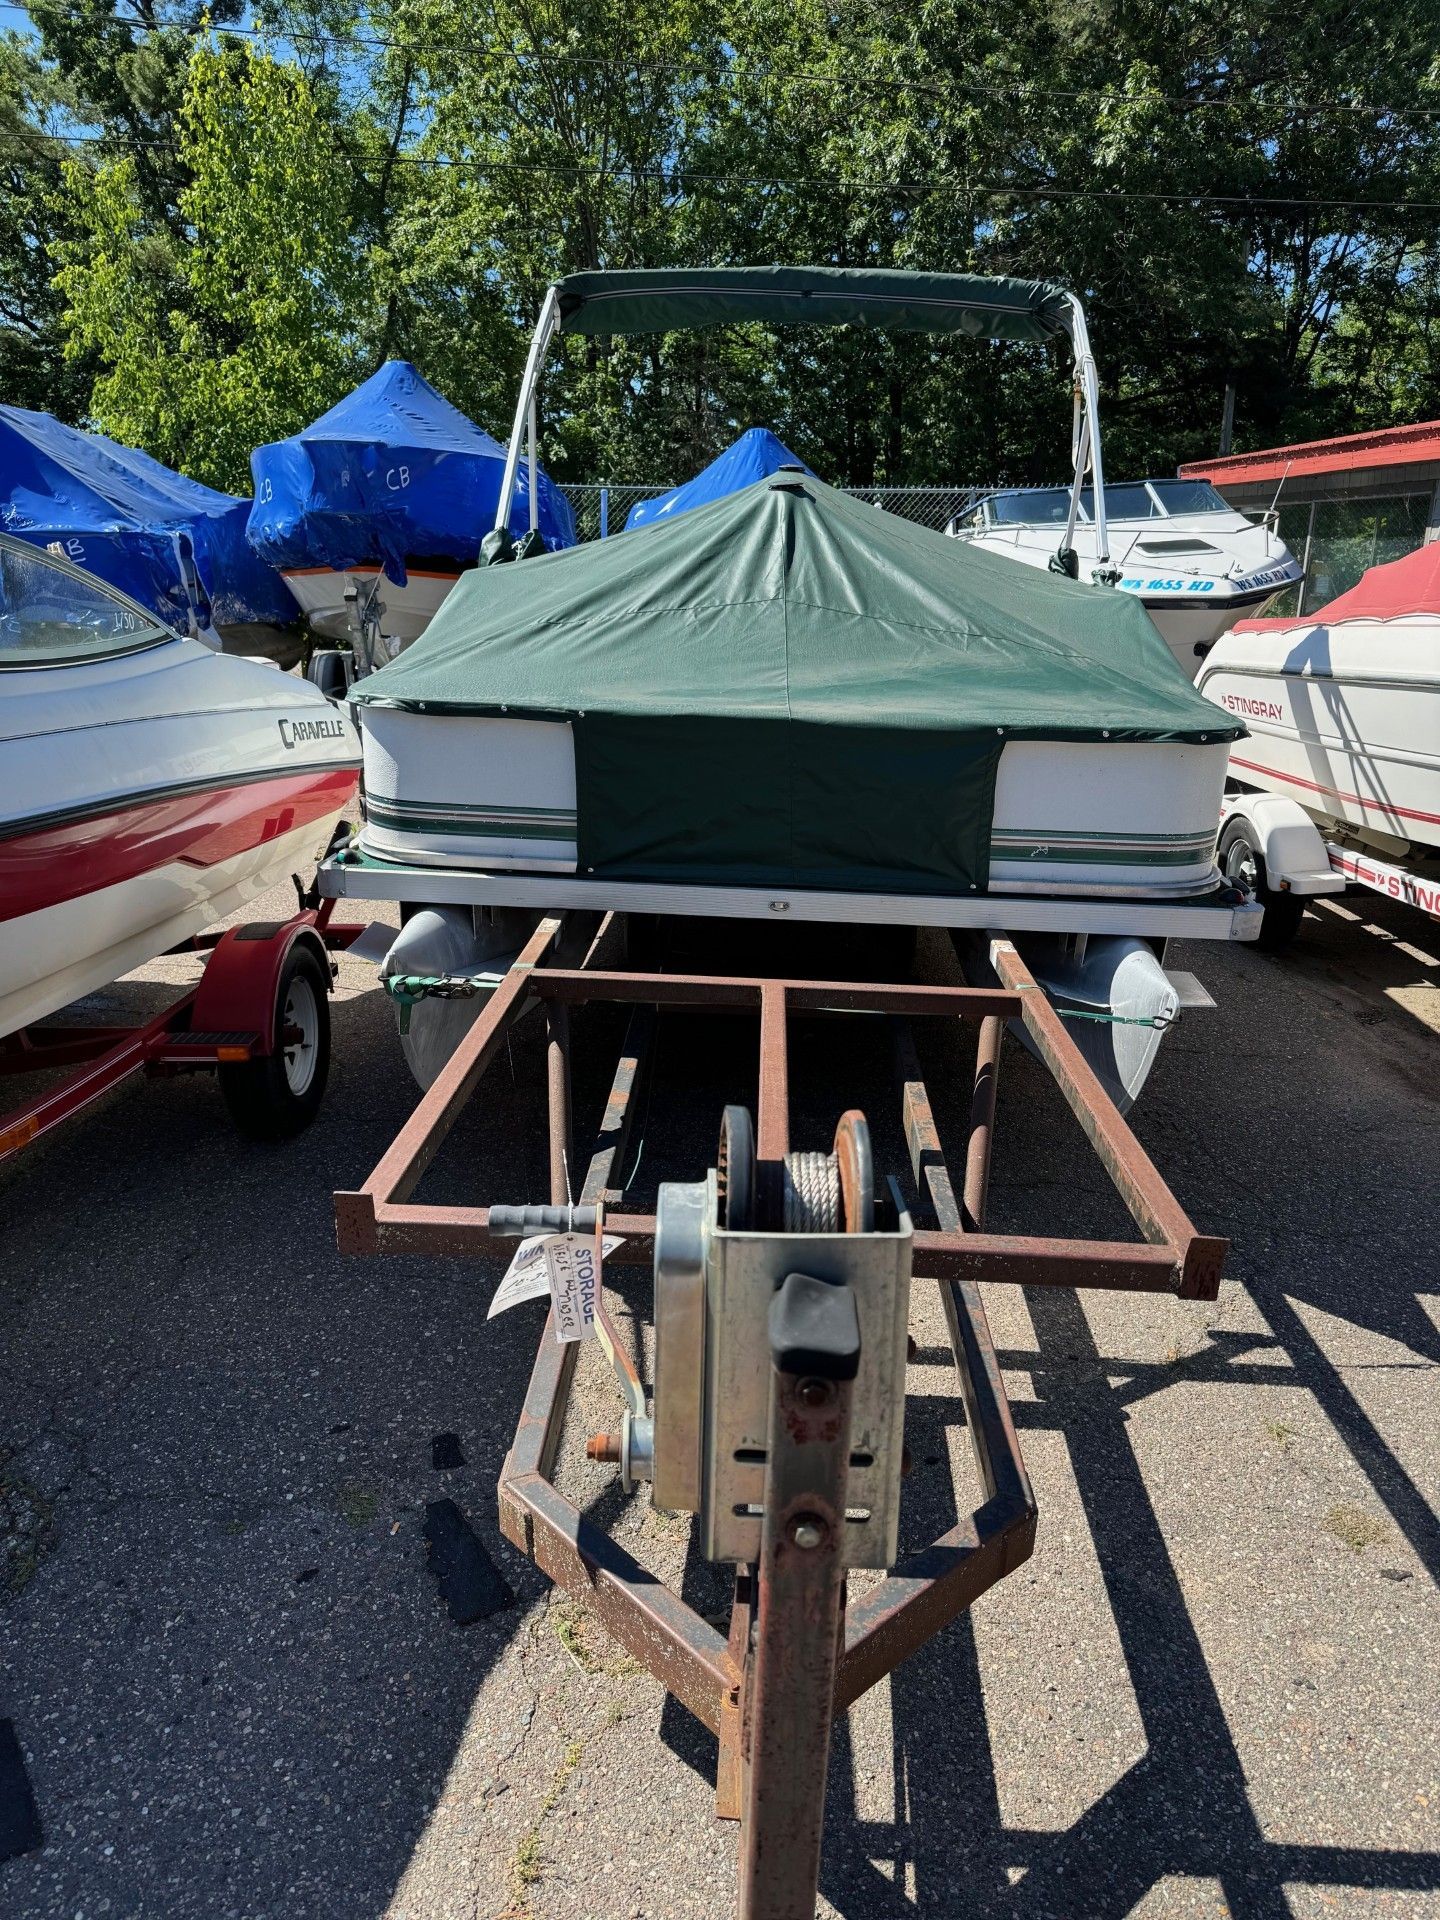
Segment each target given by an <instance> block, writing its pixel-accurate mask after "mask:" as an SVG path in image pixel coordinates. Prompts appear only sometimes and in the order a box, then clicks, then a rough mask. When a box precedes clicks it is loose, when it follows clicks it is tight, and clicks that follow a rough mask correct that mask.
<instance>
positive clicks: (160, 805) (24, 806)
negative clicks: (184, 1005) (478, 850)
mask: <svg viewBox="0 0 1440 1920" xmlns="http://www.w3.org/2000/svg"><path fill="white" fill-rule="evenodd" d="M358 759H359V741H358V739H357V737H356V734H355V731H354V729H353V727H352V726H351V725H350V722H349V721H348V719H347V718H346V717H345V716H344V715H343V714H341V713H340V712H338V711H337V709H336V708H335V707H333V706H332V705H331V704H330V703H329V702H328V701H326V700H325V699H324V697H323V696H322V695H321V694H319V693H318V691H317V690H316V689H315V688H314V687H311V686H310V685H309V684H308V682H306V681H304V680H299V679H295V678H293V677H291V676H290V675H287V674H282V673H279V672H277V671H276V670H275V669H274V668H273V667H268V666H262V665H257V664H255V663H254V662H251V661H246V660H236V659H231V658H229V657H228V656H226V655H223V654H216V653H212V652H211V651H210V650H209V649H208V648H206V647H204V646H202V645H201V644H200V643H198V642H196V641H191V640H179V639H176V640H169V641H166V642H163V643H161V644H159V645H157V646H154V647H151V648H148V649H146V650H144V651H141V652H137V653H134V654H131V655H127V656H123V657H118V658H112V659H109V660H105V659H101V660H97V661H95V662H93V663H89V662H86V663H81V664H77V665H69V666H55V667H36V668H25V669H21V670H16V671H11V672H6V673H5V674H3V675H0V1034H4V1033H10V1032H13V1031H15V1030H16V1029H17V1028H19V1027H22V1026H27V1025H29V1024H30V1023H31V1022H32V1021H35V1020H39V1019H43V1018H44V1017H45V1016H46V1015H48V1014H50V1013H53V1012H55V1011H57V1010H58V1009H59V1008H60V1007H63V1006H66V1005H68V1004H69V1002H70V1001H72V1000H74V999H77V998H78V997H79V996H81V995H82V994H86V993H90V992H93V991H94V990H95V989H96V988H97V987H100V986H103V985H105V984H106V982H107V981H110V980H113V979H116V978H118V976H119V975H120V974H122V973H126V972H128V971H129V970H130V969H131V968H132V967H136V966H139V965H141V964H143V962H144V961H146V960H148V959H151V958H153V957H154V956H155V955H156V954H158V953H163V952H164V951H165V950H166V949H167V948H169V947H171V946H174V945H176V944H177V943H178V942H179V941H182V940H185V939H187V938H188V937H189V936H190V935H191V934H193V933H198V932H200V931H202V930H203V929H204V928H205V927H207V926H211V925H213V924H214V923H215V921H217V920H219V919H222V918H223V917H224V916H225V915H226V914H228V913H231V912H233V911H234V910H235V909H236V908H237V907H240V906H243V905H244V903H245V902H246V901H247V900H249V899H253V898H254V897H255V896H256V895H257V894H260V893H263V892H264V891H265V890H266V889H267V888H268V887H270V886H273V885H274V884H275V883H276V882H277V881H280V880H283V879H284V878H285V877H286V876H287V875H288V874H290V873H292V872H296V871H299V870H301V869H303V868H305V867H307V866H308V865H310V864H311V863H312V862H313V861H314V860H315V859H317V858H318V857H319V856H320V855H321V854H322V853H323V852H324V850H325V847H326V845H327V843H328V841H329V839H330V836H331V834H332V832H333V829H334V826H335V824H336V822H337V821H338V819H339V818H340V815H341V813H342V812H343V811H344V809H345V808H346V807H347V806H348V805H349V804H351V802H352V801H353V798H354V792H355V786H356V772H357V766H358Z"/></svg>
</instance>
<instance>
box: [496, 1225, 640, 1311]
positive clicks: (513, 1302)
mask: <svg viewBox="0 0 1440 1920" xmlns="http://www.w3.org/2000/svg"><path fill="white" fill-rule="evenodd" d="M551 1237H552V1236H550V1235H549V1234H544V1233H532V1234H531V1236H530V1238H529V1239H528V1240H522V1241H521V1242H520V1244H519V1246H518V1247H517V1248H516V1249H515V1257H514V1259H513V1260H512V1261H511V1262H510V1265H509V1266H508V1267H507V1268H506V1271H505V1277H504V1279H503V1280H501V1282H500V1284H499V1286H498V1287H497V1288H496V1289H495V1293H494V1296H493V1298H492V1299H491V1302H490V1307H489V1311H488V1312H487V1313H486V1315H485V1318H486V1319H487V1320H493V1319H494V1318H495V1316H496V1314H497V1313H504V1312H506V1311H507V1310H508V1309H509V1308H510V1307H518V1306H519V1305H520V1303H521V1301H522V1300H539V1299H541V1298H542V1297H544V1296H546V1295H548V1294H549V1293H550V1291H551V1287H550V1268H549V1265H548V1263H547V1261H546V1258H545V1248H546V1246H547V1245H548V1244H549V1242H550V1239H551ZM560 1238H562V1239H572V1238H573V1239H576V1240H579V1239H582V1238H583V1239H584V1241H585V1244H586V1245H587V1246H588V1247H590V1248H591V1250H592V1251H593V1249H594V1245H595V1237H594V1235H593V1234H588V1235H583V1236H582V1235H580V1234H574V1235H570V1234H562V1235H561V1236H560ZM624 1244H625V1243H624V1241H623V1240H622V1239H621V1237H620V1235H619V1234H616V1233H607V1234H606V1236H605V1256H606V1258H607V1259H608V1258H609V1256H610V1255H611V1254H612V1253H614V1251H615V1249H616V1248H617V1247H620V1246H623V1245H624Z"/></svg>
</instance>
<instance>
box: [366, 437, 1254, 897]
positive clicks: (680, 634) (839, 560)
mask: <svg viewBox="0 0 1440 1920" xmlns="http://www.w3.org/2000/svg"><path fill="white" fill-rule="evenodd" d="M351 699H352V700H354V701H355V702H356V703H357V704H358V705H359V706H360V707H362V708H364V707H367V706H371V707H373V706H376V705H383V706H391V707H399V708H403V709H406V710H409V711H412V712H418V713H434V714H488V715H495V714H498V713H501V712H504V713H507V714H509V715H511V716H530V717H535V718H542V719H567V720H569V721H570V722H571V723H572V725H573V729H574V735H575V762H576V811H577V815H578V840H579V848H578V859H579V866H580V871H581V872H582V873H594V874H596V875H597V876H602V875H603V876H609V877H612V878H617V879H618V878H626V879H643V880H658V881H673V882H689V883H691V884H693V883H695V882H697V881H700V882H710V883H714V884H720V883H728V884H730V885H737V886H767V885H787V886H812V887H822V888H830V889H838V890H842V891H848V890H857V889H868V890H877V891H882V892H910V893H914V892H927V893H955V892H957V891H959V892H978V891H983V890H984V889H985V886H986V884H987V878H988V864H989V847H990V827H991V816H992V814H993V811H994V791H995V773H996V768H997V766H998V763H999V758H1000V754H1001V751H1002V750H1003V748H1004V746H1005V743H1006V741H1007V740H1016V739H1027V740H1101V739H1107V740H1112V741H1115V742H1117V743H1118V742H1122V741H1136V740H1174V741H1220V740H1232V739H1236V738H1238V737H1240V736H1241V734H1243V732H1244V729H1243V727H1241V726H1240V725H1239V724H1238V723H1236V722H1235V721H1233V720H1232V719H1231V718H1230V716H1229V715H1227V714H1225V713H1223V712H1222V711H1221V710H1219V709H1218V708H1216V707H1214V706H1212V705H1211V704H1210V702H1209V701H1208V700H1205V699H1203V698H1202V697H1201V695H1200V694H1198V693H1197V692H1196V691H1195V689H1194V687H1193V686H1191V684H1190V683H1189V681H1187V680H1186V679H1185V677H1184V675H1183V674H1182V673H1181V671H1180V669H1179V668H1178V667H1177V666H1176V665H1175V663H1174V661H1173V660H1172V659H1171V656H1170V652H1169V649H1168V648H1167V647H1166V645H1165V643H1164V641H1163V640H1162V639H1161V638H1160V636H1159V634H1158V633H1157V632H1156V631H1155V628H1154V627H1153V626H1152V625H1151V623H1150V619H1149V616H1148V615H1147V614H1146V612H1145V610H1144V608H1143V607H1142V606H1141V605H1140V604H1139V602H1138V601H1136V600H1133V599H1131V598H1130V597H1129V596H1128V595H1124V594H1120V593H1117V592H1115V591H1114V590H1113V589H1109V588H1102V587H1090V586H1080V585H1077V584H1076V583H1075V582H1074V581H1071V580H1068V579H1065V578H1062V577H1060V576H1059V575H1055V574H1049V573H1045V572H1042V571H1041V570H1040V569H1038V568H1034V567H1028V566H1024V565H1021V564H1019V563H1017V562H1016V561H1014V560H1011V559H1008V558H1006V557H1005V556H1004V555H997V554H991V553H984V552H977V551H975V549H974V548H972V547H970V546H969V545H968V544H966V543H964V542H961V541H958V540H951V539H947V538H946V536H945V535H943V534H939V533H932V532H931V531H930V530H929V529H928V528H925V527H919V526H915V525H914V524H913V523H911V522H909V521H906V520H901V519H899V518H898V517H896V516H895V515H893V514H889V513H884V512H881V511H880V510H879V509H878V508H876V507H873V506H868V505H865V504H863V503H862V502H860V501H858V500H855V499H853V498H851V497H850V496H848V495H846V494H842V493H837V492H835V491H833V490H832V489H831V488H829V487H827V486H824V485H823V484H822V483H821V482H820V481H818V480H814V479H811V478H810V477H809V476H808V475H801V474H798V473H795V472H794V471H790V470H785V469H782V470H781V471H780V472H778V473H775V474H772V475H770V476H769V477H768V478H766V479H763V480H757V481H756V482H755V484H754V485H753V486H750V487H746V488H744V489H743V490H742V491H741V492H738V493H733V494H730V495H728V496H727V497H725V498H723V499H720V500H716V501H714V502H713V503H712V504H710V505H709V506H705V507H699V508H696V509H695V511H694V512H692V513H688V514H686V515H685V516H684V517H683V518H681V519H678V520H674V521H669V522H666V523H663V524H660V525H657V526H654V527H648V528H646V530H645V533H644V536H643V537H640V536H631V535H623V534H622V535H620V536H619V537H617V538H616V539H613V540H604V541H597V542H594V543H592V544H590V545H588V546H582V547H576V548H572V549H570V550H569V551H568V552H561V553H553V554H545V555H542V556H540V557H539V558H536V559H533V560H527V561H524V562H522V563H520V564H518V565H515V566H509V567H490V568H484V569H480V570H477V571H475V572H472V573H467V574H464V575H462V576H461V578H460V580H459V582H458V583H457V584H456V586H455V588H454V589H453V591H452V592H451V594H450V595H449V597H448V599H447V600H446V601H445V602H444V604H443V605H442V606H441V608H440V611H439V612H438V613H437V614H436V615H435V618H434V619H433V620H432V622H431V623H430V626H429V628H428V629H427V631H426V632H425V634H424V635H423V636H422V637H421V638H420V639H419V640H417V641H416V642H415V643H414V645H413V646H411V647H409V648H408V649H407V650H406V651H405V652H404V653H402V654H401V655H400V656H399V658H398V659H396V660H394V661H392V662H391V663H390V665H388V666H386V667H384V668H382V669H381V671H380V672H378V673H376V674H372V675H371V676H370V677H369V678H368V679H365V680H362V681H361V682H360V683H359V684H358V685H357V686H356V687H355V689H354V691H353V692H352V694H351ZM484 750H485V749H484V746H483V744H482V743H481V742H480V741H479V740H477V742H476V752H477V754H483V752H484Z"/></svg>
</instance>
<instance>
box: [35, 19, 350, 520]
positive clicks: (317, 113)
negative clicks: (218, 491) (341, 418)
mask: <svg viewBox="0 0 1440 1920" xmlns="http://www.w3.org/2000/svg"><path fill="white" fill-rule="evenodd" d="M176 141H177V150H178V154H179V158H180V161H181V164H182V166H183V168H184V172H185V177H186V183H185V184H184V185H183V186H182V187H181V189H180V191H179V194H178V197H177V201H176V209H175V212H176V215H177V220H176V221H172V220H171V219H170V218H168V217H167V216H164V215H162V216H159V217H157V216H155V215H154V214H153V213H152V212H151V211H150V210H149V208H148V207H147V204H146V193H145V189H144V186H143V183H142V180H141V176H140V172H139V169H138V167H137V164H136V161H135V159H134V157H133V156H132V155H130V154H125V155H124V156H123V157H120V158H117V159H114V160H110V159H102V160H100V161H99V162H98V163H95V162H91V161H90V160H88V159H76V160H72V161H71V162H70V163H69V164H68V167H67V170H66V179H67V186H68V189H69V193H70V199H71V204H72V208H73V211H74V217H75V220H76V223H77V228H78V232H77V234H76V236H75V237H74V238H72V239H71V240H69V241H67V242H64V243H62V245H61V246H60V247H59V248H58V249H57V250H56V251H57V254H58V257H59V258H60V260H61V261H62V263H63V264H62V266H61V269H60V272H59V273H58V275H57V285H58V286H59V287H60V289H61V290H62V292H63V293H64V295H65V296H66V299H67V301H68V306H67V310H66V316H65V318H66V325H67V328H68V332H69V344H70V347H71V350H72V351H73V352H76V353H88V354H92V355H93V356H94V357H95V359H96V360H97V362H98V363H99V365H100V367H101V369H102V371H101V372H100V374H99V376H98V378H97V379H96V381H95V385H94V389H93V393H92V396H91V411H92V413H93V415H94V417H95V420H96V422H97V424H98V425H100V426H101V427H102V428H103V429H104V430H105V431H106V432H108V433H112V434H114V435H116V436H117V437H118V438H120V439H122V440H128V441H130V442H132V443H134V444H136V445H140V446H144V447H145V448H146V449H147V450H148V451H150V452H151V453H153V454H155V455H156V456H157V457H158V458H160V459H162V460H166V461H168V462H170V463H171V464H174V465H181V466H183V467H184V468H185V469H186V471H188V472H190V473H192V474H194V475H195V476H196V477H197V478H200V479H204V480H207V481H209V482H211V483H212V484H214V485H217V486H224V487H230V488H234V489H238V490H241V491H243V490H244V489H245V488H246V486H247V477H248V470H249V456H250V451H251V448H252V447H254V446H256V445H258V444H260V443H261V442H262V441H265V440H269V439H273V438H276V437H277V436H280V435H283V434H285V433H289V432H293V431H294V430H295V429H296V428H297V427H298V426H300V425H302V424H304V423H305V422H306V421H307V420H309V419H311V418H313V417H314V415H315V414H316V413H317V412H319V411H320V410H322V409H323V407H325V406H327V405H329V404H331V403H332V402H333V401H334V400H335V399H337V398H338V397H339V396H340V394H341V393H343V392H344V391H345V389H346V387H347V386H348V385H349V384H350V382H351V379H352V377H353V375H354V374H355V371H356V367H357V363H358V352H357V330H356V326H355V317H356V314H357V312H359V311H361V310H363V308H364V305H365V301H366V298H367V275H366V265H367V263H366V261H365V259H364V258H363V257H362V256H360V255H358V254H357V251H356V249H355V248H354V247H353V245H352V243H351V238H350V232H351V217H350V200H351V193H352V187H353V181H354V173H353V169H352V168H351V166H350V164H349V162H348V161H347V159H346V158H345V156H344V155H343V153H341V152H340V150H339V149H338V147H337V145H336V142H335V139H334V137H333V125H332V113H331V110H330V104H329V102H327V100H326V99H325V97H324V95H323V92H322V90H321V89H320V88H319V87H318V86H316V85H315V84H313V83H312V82H311V81H310V79H308V78H307V77H306V76H305V75H304V74H303V73H301V72H300V71H299V69H298V68H296V67H295V66H294V65H292V64H290V63H288V62H283V61H279V60H277V59H275V58H273V57H272V56H271V55H270V53H269V52H267V51H265V50H263V49H260V48H256V47H254V46H252V45H248V44H246V45H238V46H237V45H234V44H229V45H227V44H225V43H224V42H223V41H222V42H221V43H220V44H214V43H212V42H210V41H208V40H205V39H199V40H197V41H196V42H195V43H194V45H193V48H192V51H191V54H190V58H189V62H188V66H187V72H186V83H185V90H184V94H183V98H182V101H181V104H180V108H179V111H178V114H177V118H176ZM177 224H178V231H177Z"/></svg>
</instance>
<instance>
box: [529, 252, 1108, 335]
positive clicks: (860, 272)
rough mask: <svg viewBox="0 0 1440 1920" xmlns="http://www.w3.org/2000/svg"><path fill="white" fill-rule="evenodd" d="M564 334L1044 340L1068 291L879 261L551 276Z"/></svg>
mask: <svg viewBox="0 0 1440 1920" xmlns="http://www.w3.org/2000/svg"><path fill="white" fill-rule="evenodd" d="M555 292H556V295H557V297H558V299H559V302H560V326H561V330H562V331H563V332H565V333H602V334H607V333H608V334H632V333H665V332H668V331H670V330H671V329H672V328H673V329H680V328H697V327H719V326H727V325H734V324H736V323H738V322H741V321H747V320H758V321H767V322H770V323H772V324H776V325H782V324H794V323H799V324H801V325H813V326H822V327H839V326H851V327H876V328H880V329H882V330H883V331H886V332H891V333H963V334H968V335H970V336H971V337H972V338H974V339H978V340H1048V339H1050V338H1051V337H1052V336H1053V335H1055V334H1058V333H1063V332H1064V331H1065V328H1066V324H1067V316H1068V312H1069V305H1070V295H1069V293H1068V292H1067V291H1066V289H1065V288H1064V287H1060V286H1055V285H1053V284H1052V283H1051V282H1050V281H1047V280H1013V279H1001V278H999V277H996V276H987V275H983V274H976V273H909V272H905V271H902V270H900V269H897V268H885V267H649V268H639V269H636V270H634V271H632V272H607V273H572V274H571V275H570V276H569V277H568V279H565V280H557V281H556V283H555Z"/></svg>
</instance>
